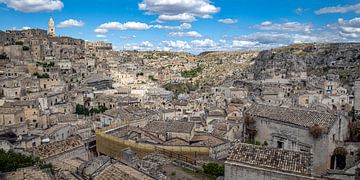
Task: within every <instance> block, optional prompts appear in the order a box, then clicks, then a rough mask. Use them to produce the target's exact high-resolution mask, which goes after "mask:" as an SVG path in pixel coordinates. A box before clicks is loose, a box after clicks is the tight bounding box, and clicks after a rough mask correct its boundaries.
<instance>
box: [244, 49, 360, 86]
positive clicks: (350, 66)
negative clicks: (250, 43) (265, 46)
mask: <svg viewBox="0 0 360 180" xmlns="http://www.w3.org/2000/svg"><path fill="white" fill-rule="evenodd" d="M269 68H273V69H274V70H275V72H278V73H283V74H286V75H287V77H291V74H292V73H294V72H301V71H306V72H307V73H308V75H310V76H311V75H316V76H323V75H326V74H338V75H339V76H340V79H341V80H342V82H343V83H345V84H348V83H351V82H352V81H354V80H355V79H357V78H359V77H360V43H311V44H294V45H289V46H285V47H279V48H275V49H271V50H265V51H261V52H260V53H259V54H258V56H257V57H256V58H255V64H254V65H253V66H252V67H251V70H252V71H253V73H254V75H255V78H256V79H260V78H266V76H268V74H267V73H264V70H266V69H269Z"/></svg>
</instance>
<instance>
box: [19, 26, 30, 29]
mask: <svg viewBox="0 0 360 180" xmlns="http://www.w3.org/2000/svg"><path fill="white" fill-rule="evenodd" d="M28 29H31V27H28V26H25V27H22V28H21V30H28Z"/></svg>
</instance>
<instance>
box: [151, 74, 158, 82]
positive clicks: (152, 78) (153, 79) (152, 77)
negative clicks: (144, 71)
mask: <svg viewBox="0 0 360 180" xmlns="http://www.w3.org/2000/svg"><path fill="white" fill-rule="evenodd" d="M149 79H150V80H152V81H155V82H156V81H158V80H157V79H156V78H154V76H151V75H150V76H149Z"/></svg>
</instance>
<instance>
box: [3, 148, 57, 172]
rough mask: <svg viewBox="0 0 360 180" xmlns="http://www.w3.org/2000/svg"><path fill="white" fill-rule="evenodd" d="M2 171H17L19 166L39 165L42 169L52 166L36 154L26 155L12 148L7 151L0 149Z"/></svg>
mask: <svg viewBox="0 0 360 180" xmlns="http://www.w3.org/2000/svg"><path fill="white" fill-rule="evenodd" d="M0 164H1V166H0V172H10V171H16V169H18V168H24V167H29V166H34V165H37V166H39V167H40V168H41V169H48V168H49V169H50V170H52V166H51V165H50V164H46V163H45V162H44V161H41V160H40V158H38V157H34V156H26V155H23V154H20V153H16V152H14V151H12V150H10V151H8V152H5V151H4V150H3V149H0Z"/></svg>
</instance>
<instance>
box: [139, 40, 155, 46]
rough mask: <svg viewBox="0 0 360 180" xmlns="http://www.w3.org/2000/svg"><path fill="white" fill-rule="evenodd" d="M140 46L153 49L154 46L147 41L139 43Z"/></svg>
mask: <svg viewBox="0 0 360 180" xmlns="http://www.w3.org/2000/svg"><path fill="white" fill-rule="evenodd" d="M141 46H142V47H154V45H153V44H152V43H151V42H149V41H143V42H142V43H141Z"/></svg>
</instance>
